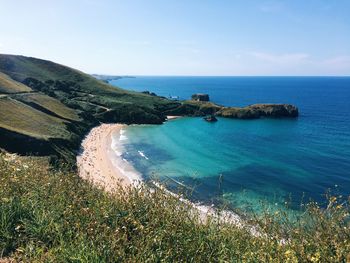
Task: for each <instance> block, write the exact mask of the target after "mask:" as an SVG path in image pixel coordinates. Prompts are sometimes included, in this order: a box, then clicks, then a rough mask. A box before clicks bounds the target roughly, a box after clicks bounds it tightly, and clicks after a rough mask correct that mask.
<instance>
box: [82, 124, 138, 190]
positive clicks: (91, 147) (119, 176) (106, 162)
mask: <svg viewBox="0 0 350 263" xmlns="http://www.w3.org/2000/svg"><path fill="white" fill-rule="evenodd" d="M125 126H126V125H124V124H102V125H100V126H98V127H95V128H93V129H92V130H91V131H90V132H89V134H87V136H86V137H85V139H84V140H83V142H82V152H81V153H80V154H79V155H78V156H77V166H78V173H79V176H80V177H81V178H83V179H85V180H88V181H90V182H91V183H92V184H94V185H96V186H99V187H102V188H103V189H105V190H106V191H108V192H112V191H114V190H115V189H117V188H118V187H120V186H122V187H129V186H136V185H137V184H138V183H139V182H140V181H141V176H139V175H138V174H137V172H136V171H135V170H134V169H133V167H132V166H131V165H130V164H128V163H127V162H126V161H125V160H123V159H122V157H121V154H122V152H120V153H118V152H116V151H115V150H114V149H113V148H114V147H117V148H118V147H120V146H119V145H116V143H117V141H115V140H114V139H113V136H116V137H118V134H119V140H120V139H121V137H122V133H123V128H124V127H125ZM113 146H114V147H113Z"/></svg>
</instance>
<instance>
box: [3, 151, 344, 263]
mask: <svg viewBox="0 0 350 263" xmlns="http://www.w3.org/2000/svg"><path fill="white" fill-rule="evenodd" d="M348 201H349V200H348ZM348 201H346V202H344V203H341V202H339V200H337V199H336V198H335V197H330V198H329V205H328V207H327V208H326V209H321V208H320V207H319V206H318V205H317V204H316V203H310V204H308V205H307V206H306V207H305V210H304V211H303V214H302V215H301V216H300V217H299V218H298V219H297V220H296V221H295V220H294V221H293V222H291V221H290V220H289V219H288V217H287V216H286V215H285V214H284V213H283V211H281V212H274V213H272V214H270V213H268V212H266V213H265V214H264V216H262V217H259V218H256V219H253V220H252V222H250V223H252V224H255V225H257V226H258V228H259V231H260V232H261V235H260V236H253V235H251V234H250V232H249V229H245V228H239V227H236V226H234V225H231V224H225V223H220V222H217V221H216V220H207V221H205V222H204V223H199V222H200V220H199V218H198V215H194V214H193V209H192V208H191V207H190V206H189V205H188V204H185V203H183V202H180V201H179V200H177V198H175V197H173V196H170V195H166V194H164V192H163V191H162V190H161V189H155V190H150V189H149V188H147V187H143V188H141V189H131V188H130V189H127V190H126V191H125V190H123V189H116V191H115V192H114V193H112V194H106V193H105V192H104V191H102V190H100V189H97V188H95V187H93V186H91V185H90V184H89V183H87V182H85V181H83V180H81V179H80V178H79V177H78V176H77V175H76V174H75V173H73V172H69V171H64V170H60V171H57V170H56V171H51V170H50V169H49V167H48V166H47V164H46V163H45V162H43V161H38V160H36V159H28V158H27V159H23V158H19V157H15V156H10V155H7V154H0V258H1V257H3V258H6V259H9V260H16V261H36V262H347V261H349V260H350V225H349V206H348Z"/></svg>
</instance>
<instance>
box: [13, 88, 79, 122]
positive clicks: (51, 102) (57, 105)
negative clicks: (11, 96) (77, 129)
mask: <svg viewBox="0 0 350 263" xmlns="http://www.w3.org/2000/svg"><path fill="white" fill-rule="evenodd" d="M18 99H20V100H23V101H24V102H33V103H35V104H37V105H39V106H41V107H43V108H45V109H47V110H49V111H50V112H52V113H54V114H56V115H57V116H59V117H62V118H65V119H68V120H72V121H81V119H80V118H79V116H78V114H77V112H76V111H75V110H73V109H71V108H68V107H67V106H66V105H64V104H63V103H62V102H60V101H59V100H57V99H54V98H52V97H49V96H47V95H44V94H40V93H35V94H33V93H28V94H21V95H20V96H18Z"/></svg>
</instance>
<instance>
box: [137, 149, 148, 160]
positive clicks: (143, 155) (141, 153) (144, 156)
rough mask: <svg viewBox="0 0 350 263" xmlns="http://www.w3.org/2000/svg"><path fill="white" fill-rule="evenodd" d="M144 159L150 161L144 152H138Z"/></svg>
mask: <svg viewBox="0 0 350 263" xmlns="http://www.w3.org/2000/svg"><path fill="white" fill-rule="evenodd" d="M137 152H138V153H139V154H140V155H141V156H142V157H143V158H145V159H146V160H148V157H147V156H146V155H145V154H144V152H143V151H137Z"/></svg>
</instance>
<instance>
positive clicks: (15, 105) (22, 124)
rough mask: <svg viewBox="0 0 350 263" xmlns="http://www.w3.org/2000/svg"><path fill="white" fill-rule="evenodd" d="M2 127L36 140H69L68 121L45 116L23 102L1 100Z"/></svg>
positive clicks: (7, 99)
mask: <svg viewBox="0 0 350 263" xmlns="http://www.w3.org/2000/svg"><path fill="white" fill-rule="evenodd" d="M0 108H1V111H0V127H1V128H4V129H7V130H10V131H14V132H17V133H20V134H25V135H29V136H32V137H35V138H40V139H48V138H69V137H70V134H69V132H68V131H67V129H66V126H65V123H66V121H64V120H62V119H59V118H56V117H53V116H50V115H48V114H45V113H43V112H41V111H39V110H36V109H34V108H32V107H30V106H28V105H26V104H24V103H22V102H19V101H16V100H13V99H10V98H0Z"/></svg>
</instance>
